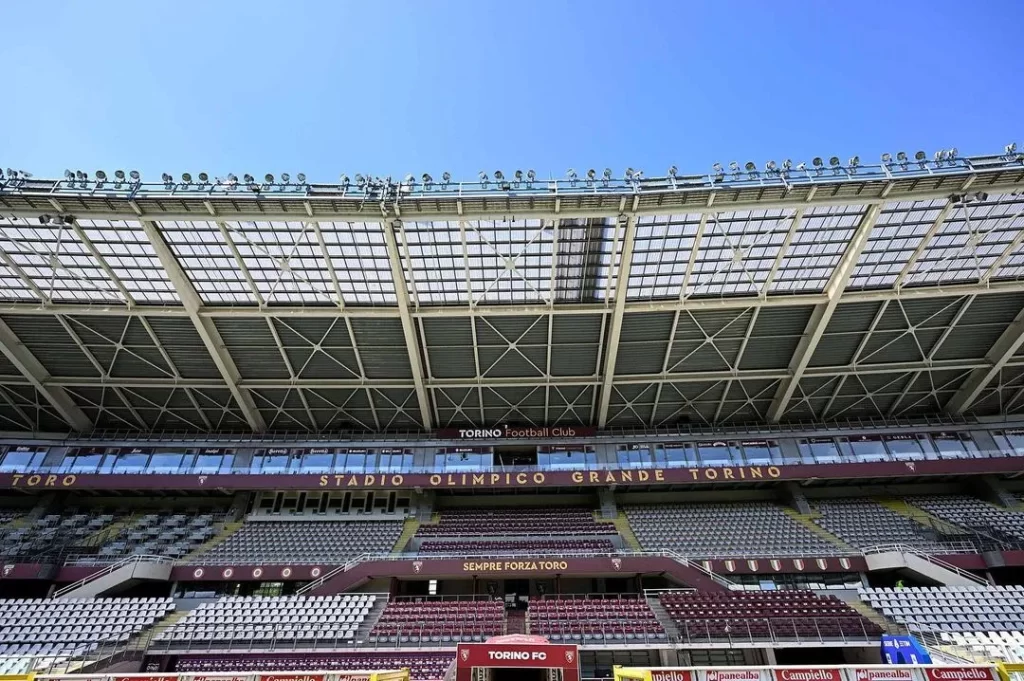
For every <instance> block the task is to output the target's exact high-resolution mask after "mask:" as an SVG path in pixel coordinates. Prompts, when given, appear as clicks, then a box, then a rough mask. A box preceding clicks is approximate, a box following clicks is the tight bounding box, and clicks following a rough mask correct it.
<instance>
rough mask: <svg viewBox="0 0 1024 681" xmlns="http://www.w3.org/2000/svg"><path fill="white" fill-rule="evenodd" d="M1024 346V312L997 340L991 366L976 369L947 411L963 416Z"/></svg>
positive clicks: (990, 355) (990, 353)
mask: <svg viewBox="0 0 1024 681" xmlns="http://www.w3.org/2000/svg"><path fill="white" fill-rule="evenodd" d="M1021 345H1024V310H1021V311H1020V312H1018V313H1017V316H1016V317H1014V318H1013V321H1012V322H1010V325H1009V326H1008V327H1006V330H1005V331H1003V333H1002V334H1001V335H1000V336H999V338H997V339H996V342H995V343H993V344H992V347H991V348H989V350H988V352H987V353H985V360H986V361H987V362H988V363H989V366H986V367H982V368H979V369H975V370H974V371H972V372H971V375H970V376H968V377H967V380H965V381H964V383H963V385H961V386H960V389H959V390H957V391H956V393H954V395H953V396H952V397H951V398H949V401H948V402H947V403H946V411H947V412H948V413H950V414H963V413H964V412H966V411H967V409H968V408H969V407H970V406H971V405H972V404H974V402H975V401H976V400H977V399H978V397H979V396H980V395H981V393H982V391H983V390H985V388H986V387H987V386H988V384H989V383H991V382H992V380H993V379H994V378H995V377H996V376H998V375H999V372H1000V371H1002V369H1003V367H1005V366H1006V365H1007V363H1008V362H1009V361H1010V358H1012V357H1013V356H1014V354H1016V352H1017V350H1018V349H1020V347H1021Z"/></svg>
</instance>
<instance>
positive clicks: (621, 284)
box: [597, 197, 639, 428]
mask: <svg viewBox="0 0 1024 681" xmlns="http://www.w3.org/2000/svg"><path fill="white" fill-rule="evenodd" d="M638 198H639V197H634V199H633V204H634V208H635V206H636V202H637V199H638ZM623 220H624V221H625V225H624V227H623V228H622V229H623V232H624V234H623V238H622V258H621V259H620V260H619V271H618V281H617V282H616V285H615V309H614V310H613V311H612V314H611V325H610V327H609V329H608V343H607V345H606V347H605V351H604V369H603V371H602V374H601V376H602V380H601V402H600V403H599V406H598V409H597V426H598V428H604V427H605V426H606V425H607V423H608V406H609V405H610V404H611V401H612V383H613V381H614V380H615V363H616V361H617V360H618V355H619V336H620V335H621V334H622V318H623V316H624V315H625V311H626V292H627V290H628V289H629V272H630V269H631V267H632V265H633V242H634V240H635V237H636V215H635V214H634V215H630V216H629V217H628V218H627V217H624V216H621V217H619V221H620V223H621V222H622V221H623Z"/></svg>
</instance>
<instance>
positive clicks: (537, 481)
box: [0, 457, 1022, 490]
mask: <svg viewBox="0 0 1024 681" xmlns="http://www.w3.org/2000/svg"><path fill="white" fill-rule="evenodd" d="M1021 466H1022V463H1021V458H1020V457H993V458H988V459H942V460H934V461H883V462H871V463H867V462H865V463H836V464H801V465H793V466H710V467H704V468H630V469H610V470H592V471H551V470H545V471H541V470H530V471H507V472H505V471H503V472H476V473H474V472H468V471H467V472H465V473H461V472H460V473H409V474H402V473H337V474H334V473H331V474H324V475H317V474H308V475H307V474H295V475H292V474H269V473H268V474H258V473H216V474H213V473H211V474H204V475H195V474H179V473H167V474H161V473H139V474H121V473H118V474H106V473H82V474H75V473H68V474H55V473H49V474H42V473H39V474H37V473H3V474H0V487H13V488H18V489H110V490H114V489H133V490H152V489H180V490H189V489H208V488H212V489H223V490H260V489H269V490H317V489H326V490H332V489H354V490H359V489H400V488H401V489H409V488H420V489H515V488H542V487H601V486H604V485H645V486H647V485H682V486H689V485H703V484H715V483H722V482H728V483H742V482H772V481H780V480H806V479H844V478H848V479H853V480H855V479H858V478H882V477H891V478H898V477H906V476H910V477H917V476H926V475H983V474H998V473H1019V472H1021Z"/></svg>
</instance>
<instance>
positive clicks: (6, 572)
mask: <svg viewBox="0 0 1024 681" xmlns="http://www.w3.org/2000/svg"><path fill="white" fill-rule="evenodd" d="M12 572H14V566H13V565H4V577H6V576H7V575H9V574H11V573H12Z"/></svg>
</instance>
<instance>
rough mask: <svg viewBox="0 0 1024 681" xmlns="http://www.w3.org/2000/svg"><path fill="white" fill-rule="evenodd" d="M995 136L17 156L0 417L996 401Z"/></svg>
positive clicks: (307, 426)
mask: <svg viewBox="0 0 1024 681" xmlns="http://www.w3.org/2000/svg"><path fill="white" fill-rule="evenodd" d="M1009 151H1010V150H1008V153H1007V154H1006V155H1002V156H991V157H977V158H969V159H967V158H953V159H952V160H950V159H949V158H948V157H947V158H945V159H942V160H938V161H921V162H916V161H910V162H905V163H900V162H898V161H897V162H895V163H891V164H887V165H882V166H856V165H855V166H850V165H845V166H843V165H835V166H834V167H821V168H817V169H815V168H812V169H810V170H803V169H787V170H785V171H783V170H782V169H781V168H780V169H773V170H765V171H760V172H759V171H756V170H750V171H747V170H739V169H737V170H736V171H733V170H732V169H720V170H716V171H715V172H714V173H712V174H711V175H703V176H681V175H680V176H674V177H667V178H657V179H642V178H641V176H639V175H634V176H632V177H629V178H623V179H607V180H605V179H602V178H601V177H596V179H593V180H590V179H586V178H584V177H579V178H572V179H569V180H558V181H534V182H529V181H528V180H526V179H523V180H511V179H507V178H499V177H495V178H488V179H486V180H482V181H480V182H474V183H451V184H448V183H441V182H440V181H436V180H434V181H429V182H428V178H426V177H424V178H422V179H421V180H419V181H412V179H411V178H407V180H406V181H396V182H392V181H391V180H390V179H382V178H370V179H368V180H367V179H366V178H358V182H353V183H350V182H349V181H347V180H345V179H343V182H342V183H339V184H306V183H305V182H304V181H303V182H301V183H295V182H291V183H288V184H285V183H283V182H282V181H281V180H278V181H276V182H275V181H273V178H270V177H269V176H268V178H267V179H266V181H264V182H258V181H257V180H255V179H253V178H250V177H248V176H246V177H245V178H244V179H243V180H241V181H238V180H236V179H235V178H234V176H229V177H228V178H227V179H225V180H218V181H216V182H210V183H202V182H196V181H193V180H192V179H191V178H188V181H187V182H186V181H184V180H183V181H177V180H172V179H171V178H170V176H165V179H164V181H162V182H160V183H157V184H150V183H145V182H142V181H140V180H133V179H131V178H130V177H128V178H124V179H123V180H122V179H113V180H112V179H109V178H102V179H101V178H99V177H92V178H89V177H88V176H87V175H85V174H84V173H83V174H80V175H79V176H78V177H74V176H72V179H64V180H37V179H35V178H31V177H29V178H26V177H25V175H24V174H20V173H12V172H10V171H8V173H7V174H6V176H5V178H4V179H3V180H0V242H2V244H0V250H2V252H0V258H2V260H0V350H2V353H3V356H2V357H0V429H3V430H8V431H30V430H31V431H66V430H68V429H69V428H70V429H72V430H77V431H90V430H92V429H100V428H102V429H118V430H122V431H123V430H139V431H153V430H156V431H160V430H194V431H238V430H250V431H285V430H286V431H338V430H361V431H370V432H384V431H415V430H431V429H434V428H438V427H454V426H467V425H494V424H497V423H506V422H507V423H518V424H523V425H529V424H534V425H560V424H565V425H568V424H586V425H596V426H600V427H621V428H644V427H647V428H649V427H656V426H676V425H680V424H689V425H692V426H710V425H723V426H727V425H730V424H732V425H736V424H741V423H760V424H765V423H775V422H787V421H802V422H806V421H816V422H820V421H831V420H835V419H848V418H865V417H871V418H886V419H896V418H902V417H909V416H919V415H930V414H941V413H943V412H945V413H948V414H952V415H964V414H974V415H990V414H1001V413H1007V412H1011V411H1014V410H1016V409H1019V408H1020V406H1021V404H1022V399H1024V349H1022V348H1021V345H1022V343H1024V249H1022V241H1024V194H1022V190H1024V161H1022V157H1021V156H1019V155H1017V154H1016V153H1009ZM836 163H838V160H836ZM97 175H98V174H97ZM119 177H120V176H119ZM303 180H304V178H303Z"/></svg>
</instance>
